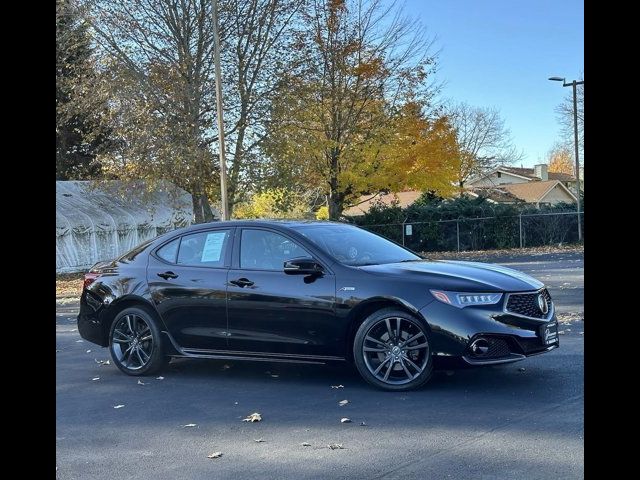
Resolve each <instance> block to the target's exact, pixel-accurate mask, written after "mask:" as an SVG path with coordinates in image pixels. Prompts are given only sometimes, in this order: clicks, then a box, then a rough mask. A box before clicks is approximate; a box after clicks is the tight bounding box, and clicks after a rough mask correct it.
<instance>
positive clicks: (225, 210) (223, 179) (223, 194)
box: [211, 0, 229, 220]
mask: <svg viewBox="0 0 640 480" xmlns="http://www.w3.org/2000/svg"><path fill="white" fill-rule="evenodd" d="M211 9H212V10H213V12H212V15H213V61H214V63H215V76H216V114H217V117H218V140H219V147H220V203H221V205H222V220H229V204H228V202H227V162H226V160H225V149H224V118H223V116H222V73H221V71H220V38H219V37H218V0H211Z"/></svg>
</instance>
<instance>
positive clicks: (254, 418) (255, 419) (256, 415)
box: [242, 413, 262, 422]
mask: <svg viewBox="0 0 640 480" xmlns="http://www.w3.org/2000/svg"><path fill="white" fill-rule="evenodd" d="M261 420H262V416H261V415H260V414H259V413H252V414H251V415H249V416H248V417H247V418H245V419H244V420H242V421H243V422H260V421H261Z"/></svg>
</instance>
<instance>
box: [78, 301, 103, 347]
mask: <svg viewBox="0 0 640 480" xmlns="http://www.w3.org/2000/svg"><path fill="white" fill-rule="evenodd" d="M103 312H104V307H103V305H102V302H100V301H99V300H98V299H97V298H95V297H94V296H93V295H92V294H91V293H88V292H87V290H84V291H83V292H82V296H81V297H80V312H79V313H78V333H79V334H80V336H81V337H82V338H84V339H85V340H87V341H89V342H92V343H95V344H98V345H100V346H102V347H107V346H108V342H107V335H106V334H105V333H106V332H105V331H104V324H103V318H102V317H103Z"/></svg>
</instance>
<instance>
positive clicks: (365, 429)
mask: <svg viewBox="0 0 640 480" xmlns="http://www.w3.org/2000/svg"><path fill="white" fill-rule="evenodd" d="M583 258H584V257H583V255H582V254H581V253H560V254H536V255H527V256H518V255H511V256H502V257H495V258H487V259H486V260H483V261H491V262H494V263H500V264H502V265H505V266H509V267H512V268H516V269H519V270H522V271H524V272H527V273H530V274H532V275H533V276H535V277H537V278H539V279H540V280H542V281H544V282H545V283H546V284H547V285H548V286H549V288H550V292H551V295H552V297H553V298H554V301H555V302H556V305H557V311H558V312H559V313H560V321H561V323H560V330H561V332H562V333H561V336H560V348H559V349H556V350H554V351H552V352H549V353H548V354H545V355H540V356H536V357H532V358H529V359H526V360H524V361H522V362H517V363H514V364H510V365H505V366H496V367H485V368H482V369H474V370H459V371H456V372H453V373H452V372H437V373H436V374H435V375H434V377H433V378H432V380H431V381H430V382H429V383H428V384H427V385H426V386H425V387H423V388H422V389H420V390H417V391H411V392H407V393H393V392H384V391H380V390H377V389H375V388H373V387H370V386H369V385H368V384H366V383H365V382H364V381H363V380H362V379H360V377H359V376H358V374H357V372H356V371H355V369H354V368H352V367H349V366H345V365H328V366H313V365H312V366H308V365H284V364H273V363H263V362H255V363H253V362H241V361H236V362H230V361H214V360H186V359H179V360H174V361H172V362H171V364H170V365H169V366H168V367H167V369H166V371H164V372H162V373H161V374H160V375H161V376H162V377H163V378H162V379H159V378H156V377H155V376H153V377H145V378H142V379H141V380H142V382H143V383H144V384H143V385H141V384H138V378H134V377H128V376H126V375H124V374H122V373H120V371H119V370H117V369H116V367H115V366H113V365H111V364H109V365H104V364H102V365H101V364H99V363H98V362H100V361H105V360H108V359H109V354H108V350H107V349H106V348H101V347H99V346H97V345H94V344H91V343H89V342H86V341H80V340H81V338H80V336H79V335H78V332H77V330H76V328H77V327H76V324H75V315H76V314H77V305H76V304H73V303H71V304H66V305H58V306H57V310H56V311H57V313H56V374H57V377H56V383H57V385H56V400H57V401H56V450H57V455H56V475H57V478H60V479H112V478H127V479H154V480H161V479H205V478H206V479H238V480H240V479H253V478H259V479H262V480H264V479H281V478H295V479H333V478H371V479H395V478H402V479H410V478H416V479H427V478H428V479H447V478H451V479H466V478H473V479H474V480H481V479H515V478H518V479H548V478H562V479H581V478H583V477H584V466H583V461H584V445H583V429H584V427H583V415H584V407H583V395H584V389H583V372H584V355H583V339H584V328H583V325H584V321H583V320H582V318H583V303H584V290H583V288H584V284H583V274H584V270H583V269H584V260H583ZM339 385H342V386H343V387H342V388H332V386H339ZM341 400H348V401H349V403H348V404H346V405H345V406H340V405H339V402H340V401H341ZM119 405H123V406H122V407H120V408H114V407H115V406H119ZM254 412H258V413H260V414H261V415H262V421H261V422H255V423H249V422H243V421H242V419H243V418H245V417H246V416H247V415H249V414H251V413H254ZM344 417H346V418H349V419H350V420H351V422H350V423H341V421H340V420H341V418H344ZM363 423H364V425H363ZM191 424H195V426H185V425H191ZM257 440H260V441H257ZM303 443H304V444H309V446H303ZM330 444H334V445H335V444H339V445H341V446H342V448H336V449H331V448H329V447H328V445H330ZM214 452H222V456H221V457H219V458H214V459H209V458H207V455H210V454H212V453H214Z"/></svg>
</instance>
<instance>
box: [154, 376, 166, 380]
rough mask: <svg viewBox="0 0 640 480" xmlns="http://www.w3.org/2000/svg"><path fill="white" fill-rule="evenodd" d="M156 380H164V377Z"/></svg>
mask: <svg viewBox="0 0 640 480" xmlns="http://www.w3.org/2000/svg"><path fill="white" fill-rule="evenodd" d="M156 380H164V377H156Z"/></svg>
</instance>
